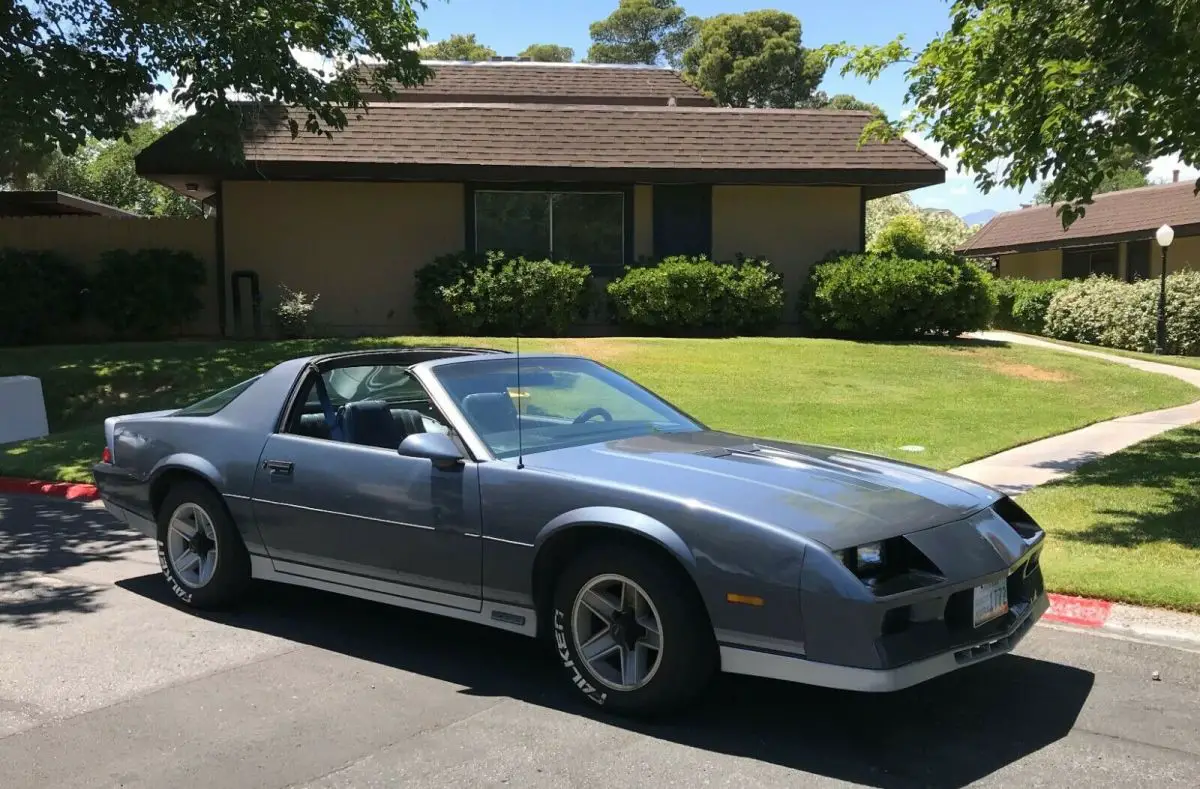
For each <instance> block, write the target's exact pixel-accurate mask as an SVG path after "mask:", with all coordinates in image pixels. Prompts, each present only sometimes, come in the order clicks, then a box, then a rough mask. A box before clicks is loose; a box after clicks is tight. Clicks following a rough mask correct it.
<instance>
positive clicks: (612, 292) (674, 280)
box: [608, 255, 784, 335]
mask: <svg viewBox="0 0 1200 789" xmlns="http://www.w3.org/2000/svg"><path fill="white" fill-rule="evenodd" d="M781 280H782V278H781V277H780V276H779V274H777V273H776V272H775V271H773V270H772V269H771V264H770V263H769V262H768V261H765V260H756V259H742V260H739V261H738V262H736V263H716V262H714V261H711V260H709V259H708V258H707V257H704V256H699V257H689V256H683V255H681V256H676V257H669V258H665V259H663V260H662V261H661V262H659V263H658V264H656V265H652V266H645V267H640V268H628V269H626V272H625V274H624V275H623V276H622V277H620V278H619V279H616V280H614V281H613V282H610V283H609V285H608V295H609V300H610V304H611V306H612V310H613V313H614V317H615V318H616V322H617V324H618V325H620V326H622V327H628V328H630V329H633V330H636V331H646V332H653V333H655V334H666V335H674V334H695V333H721V334H756V333H762V332H766V331H769V330H771V329H773V328H774V327H776V326H777V325H778V324H779V321H780V319H781V317H782V313H783V300H784V292H783V286H782V284H781Z"/></svg>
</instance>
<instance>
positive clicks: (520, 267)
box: [517, 255, 525, 469]
mask: <svg viewBox="0 0 1200 789" xmlns="http://www.w3.org/2000/svg"><path fill="white" fill-rule="evenodd" d="M517 282H519V283H520V285H519V289H518V293H517V468H519V469H522V468H525V442H524V441H523V440H522V436H521V401H522V400H524V399H525V390H524V389H522V388H521V325H522V324H523V323H524V322H525V321H524V317H525V256H524V255H521V256H519V257H518V258H517Z"/></svg>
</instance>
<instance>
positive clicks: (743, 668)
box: [721, 593, 1050, 693]
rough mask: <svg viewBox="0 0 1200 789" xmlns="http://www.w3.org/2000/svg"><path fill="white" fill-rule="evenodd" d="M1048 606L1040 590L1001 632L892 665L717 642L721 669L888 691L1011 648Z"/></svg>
mask: <svg viewBox="0 0 1200 789" xmlns="http://www.w3.org/2000/svg"><path fill="white" fill-rule="evenodd" d="M1049 607H1050V600H1049V598H1047V597H1046V595H1045V594H1043V593H1039V594H1038V595H1037V596H1036V597H1035V598H1034V599H1032V600H1031V601H1030V602H1028V603H1024V604H1022V605H1021V606H1020V607H1019V608H1018V607H1014V609H1013V610H1012V612H1011V614H1010V618H1009V623H1008V626H1007V627H1006V628H1005V629H1004V630H1003V631H1000V632H994V633H992V634H991V635H989V636H988V637H986V638H984V639H982V640H979V641H977V642H973V643H970V644H967V645H966V646H963V647H960V648H957V649H954V650H952V651H949V652H943V653H941V654H938V655H934V656H933V657H929V658H925V659H924V660H918V661H915V662H913V663H908V664H906V665H903V666H899V667H897V668H890V669H868V668H856V667H853V666H839V665H835V664H832V663H820V662H817V661H815V660H808V659H805V658H803V657H800V656H797V655H784V654H779V653H773V652H762V651H758V650H753V649H741V648H738V647H728V646H723V647H721V669H722V670H723V671H726V672H729V673H731V674H748V675H751V676H756V677H767V678H769V679H781V680H785V681H788V682H800V683H803V684H806V685H820V686H822V687H827V688H838V689H841V690H858V691H864V692H869V693H887V692H891V691H896V690H903V689H904V688H908V687H912V686H913V685H919V684H920V683H922V682H926V681H928V680H931V679H933V678H934V677H939V676H941V675H943V674H949V673H950V672H952V671H956V670H958V669H960V668H965V667H966V666H970V665H974V664H975V663H981V662H983V661H985V660H989V659H991V658H994V657H998V656H1000V655H1004V654H1007V653H1009V652H1011V651H1012V650H1013V649H1015V648H1016V646H1017V644H1018V643H1020V641H1021V639H1022V638H1024V637H1025V635H1026V634H1027V633H1028V632H1029V631H1030V629H1031V628H1032V627H1033V625H1034V624H1035V623H1036V622H1037V620H1039V619H1041V617H1042V615H1043V614H1045V613H1046V611H1047V609H1049Z"/></svg>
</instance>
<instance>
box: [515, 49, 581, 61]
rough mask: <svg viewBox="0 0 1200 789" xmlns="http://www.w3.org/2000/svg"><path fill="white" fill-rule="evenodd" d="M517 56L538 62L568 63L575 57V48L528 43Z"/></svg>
mask: <svg viewBox="0 0 1200 789" xmlns="http://www.w3.org/2000/svg"><path fill="white" fill-rule="evenodd" d="M518 57H523V58H529V59H530V60H532V61H535V62H538V63H570V62H571V61H572V60H574V59H575V50H573V49H571V48H570V47H563V46H559V45H558V44H530V45H529V46H527V47H525V49H524V50H522V51H521V53H520V54H519V55H518Z"/></svg>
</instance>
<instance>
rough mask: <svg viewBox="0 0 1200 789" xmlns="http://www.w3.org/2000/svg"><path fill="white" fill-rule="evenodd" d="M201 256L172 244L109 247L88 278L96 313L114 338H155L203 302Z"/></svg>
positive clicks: (193, 314) (194, 313)
mask: <svg viewBox="0 0 1200 789" xmlns="http://www.w3.org/2000/svg"><path fill="white" fill-rule="evenodd" d="M206 279H207V270H206V266H205V263H204V261H203V260H201V259H200V258H198V257H196V256H195V255H193V254H191V253H190V252H183V251H180V250H175V249H140V250H128V249H112V250H109V251H107V252H105V253H103V254H102V255H101V256H100V264H99V267H98V268H97V271H96V275H95V276H94V277H93V278H92V289H91V299H90V302H91V305H92V308H93V311H94V312H95V315H96V318H97V319H98V320H99V321H100V322H101V323H102V324H104V325H105V326H106V327H108V328H109V329H110V330H111V331H112V332H113V333H114V334H116V335H117V336H118V337H127V338H132V339H139V340H148V339H158V338H162V337H164V336H167V335H169V334H170V333H171V332H172V331H173V330H178V329H180V328H181V327H183V326H184V325H185V324H186V323H187V322H189V321H191V320H194V319H195V318H196V317H197V316H199V314H200V310H201V308H202V307H203V306H204V305H203V303H202V302H201V301H200V295H199V290H200V288H201V286H203V285H204V283H205V281H206Z"/></svg>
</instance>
